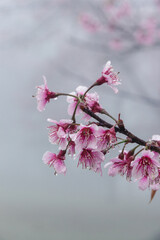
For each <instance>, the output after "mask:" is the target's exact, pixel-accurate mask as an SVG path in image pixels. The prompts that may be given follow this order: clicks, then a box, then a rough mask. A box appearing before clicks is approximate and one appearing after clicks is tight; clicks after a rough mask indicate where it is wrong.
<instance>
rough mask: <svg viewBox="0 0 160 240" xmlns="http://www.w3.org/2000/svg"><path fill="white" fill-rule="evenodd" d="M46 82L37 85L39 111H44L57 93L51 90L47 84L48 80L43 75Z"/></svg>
mask: <svg viewBox="0 0 160 240" xmlns="http://www.w3.org/2000/svg"><path fill="white" fill-rule="evenodd" d="M43 80H44V84H43V85H40V86H38V87H37V89H38V90H37V94H36V98H37V109H38V111H40V112H41V111H43V110H44V109H45V106H46V104H47V103H48V102H49V101H50V99H51V98H56V97H57V94H56V93H55V92H51V91H49V89H48V86H47V80H46V78H45V77H43Z"/></svg>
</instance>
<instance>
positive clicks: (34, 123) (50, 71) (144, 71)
mask: <svg viewBox="0 0 160 240" xmlns="http://www.w3.org/2000/svg"><path fill="white" fill-rule="evenodd" d="M159 16H160V2H159V1H154V0H141V1H138V0H137V1H136V0H132V1H105V0H104V1H101V0H81V1H74V0H27V1H26V0H0V66H1V67H0V77H1V101H0V105H1V151H2V154H1V164H0V165H1V166H0V169H1V171H0V172H1V173H0V182H1V187H0V240H11V239H12V240H14V239H15V240H28V239H30V240H36V239H38V240H44V239H46V240H53V239H55V240H73V239H76V240H81V239H84V240H97V239H101V240H105V239H109V240H135V239H136V240H159V239H160V192H157V194H156V197H155V199H154V200H153V202H152V204H148V203H149V199H150V191H149V190H147V191H145V192H142V191H140V190H139V189H138V186H137V183H128V182H127V181H126V180H125V178H122V177H119V176H117V177H115V178H112V177H109V176H108V175H107V170H106V169H103V176H102V177H101V176H99V175H98V174H95V173H94V172H91V171H87V170H82V169H81V167H79V168H77V160H72V159H70V158H68V159H67V162H66V164H67V174H66V176H54V174H53V173H54V171H53V169H51V168H48V167H47V166H45V165H44V164H43V162H42V160H41V159H42V155H43V154H44V152H45V151H47V150H49V151H52V152H55V153H56V152H57V148H56V147H55V146H53V145H51V144H50V143H49V142H48V131H47V125H48V124H47V121H46V119H47V118H52V119H55V120H60V119H62V118H68V115H67V103H66V99H65V98H63V97H62V98H59V99H58V100H57V101H53V102H51V103H50V104H49V105H48V106H47V107H46V111H45V112H42V113H39V112H38V111H37V109H36V107H37V106H36V99H34V98H32V95H35V93H36V89H35V86H37V85H40V84H42V81H43V80H42V75H45V76H46V78H47V80H48V86H49V88H50V89H51V90H53V91H57V92H72V91H74V90H75V88H76V87H77V86H79V85H84V86H90V85H91V84H92V83H93V82H94V81H95V80H96V79H97V78H98V77H99V76H100V73H101V71H102V68H103V66H104V64H105V62H106V61H107V60H111V62H112V65H113V66H114V69H115V71H116V72H120V78H121V80H122V85H121V86H120V87H119V93H118V94H117V95H115V94H114V92H113V91H112V89H110V88H108V87H107V86H104V87H99V88H96V91H97V92H98V94H99V95H100V103H101V104H102V105H103V107H104V108H106V109H107V111H109V112H110V113H112V115H113V116H115V117H116V116H117V115H118V113H119V112H120V113H121V116H122V118H123V119H124V122H125V124H126V127H127V128H128V129H129V130H130V131H132V132H133V133H135V134H137V135H138V136H139V137H141V138H143V139H145V140H147V139H149V138H151V136H152V135H153V134H159V133H160V132H159V129H160V121H159V118H160V108H159V106H160V67H159V63H160V17H159ZM116 155H117V150H115V151H113V152H112V154H110V155H108V156H107V157H106V161H107V160H109V159H110V158H111V157H113V156H116Z"/></svg>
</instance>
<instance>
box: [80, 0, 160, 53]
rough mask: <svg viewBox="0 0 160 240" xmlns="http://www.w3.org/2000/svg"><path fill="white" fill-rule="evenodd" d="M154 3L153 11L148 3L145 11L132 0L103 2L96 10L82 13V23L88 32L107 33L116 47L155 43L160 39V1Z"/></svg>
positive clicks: (115, 48)
mask: <svg viewBox="0 0 160 240" xmlns="http://www.w3.org/2000/svg"><path fill="white" fill-rule="evenodd" d="M151 3H152V6H151V7H150V8H149V11H147V10H148V9H147V10H146V11H144V6H143V9H142V11H141V10H140V7H139V8H138V9H137V8H135V7H134V6H133V4H131V2H129V1H121V0H120V1H103V3H102V2H99V3H97V4H98V6H95V9H94V8H92V10H93V9H94V10H95V11H93V12H92V13H91V12H83V13H82V14H81V15H80V23H81V25H82V26H83V27H84V29H86V30H87V31H88V32H91V33H96V32H98V33H101V34H104V37H105V38H106V37H107V42H108V47H109V48H111V49H114V50H116V51H122V50H124V49H126V48H130V47H136V46H150V45H154V44H157V43H159V42H160V21H159V13H160V1H159V0H152V1H151ZM97 9H98V11H97ZM99 11H101V17H100V16H99V13H100V12H99ZM106 33H107V36H106V35H105V34H106ZM108 36H109V38H108Z"/></svg>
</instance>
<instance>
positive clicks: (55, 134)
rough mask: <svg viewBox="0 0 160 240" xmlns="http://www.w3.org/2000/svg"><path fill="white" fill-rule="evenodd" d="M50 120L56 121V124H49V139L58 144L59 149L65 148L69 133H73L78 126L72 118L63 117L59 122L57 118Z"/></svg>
mask: <svg viewBox="0 0 160 240" xmlns="http://www.w3.org/2000/svg"><path fill="white" fill-rule="evenodd" d="M48 121H49V122H51V123H54V125H52V126H49V127H48V129H49V141H50V142H51V143H52V144H58V145H59V149H62V150H64V149H65V148H66V147H67V144H68V137H69V134H73V133H74V132H75V131H76V129H77V126H76V125H75V124H72V123H73V122H72V120H68V119H61V120H60V121H59V122H57V121H56V120H52V119H48Z"/></svg>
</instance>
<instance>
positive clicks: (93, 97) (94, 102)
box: [67, 86, 102, 120]
mask: <svg viewBox="0 0 160 240" xmlns="http://www.w3.org/2000/svg"><path fill="white" fill-rule="evenodd" d="M86 90H87V87H85V86H79V87H77V88H76V93H75V92H72V93H71V94H72V95H76V96H77V97H82V96H83V94H84V93H85V92H86ZM67 102H68V103H69V106H68V114H69V115H70V116H72V115H73V113H74V110H75V108H76V105H77V103H78V99H77V98H73V97H70V96H68V97H67ZM80 106H85V107H87V108H88V109H89V110H91V111H92V112H94V113H96V112H100V111H101V109H102V107H101V106H100V104H99V96H98V94H97V93H96V92H94V93H87V94H86V95H85V97H84V99H83V103H80V104H79V105H78V107H77V110H76V115H79V114H80V113H82V111H81V109H80ZM83 114H84V117H83V118H84V119H85V120H89V119H90V118H91V117H90V116H89V115H87V114H85V113H83Z"/></svg>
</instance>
